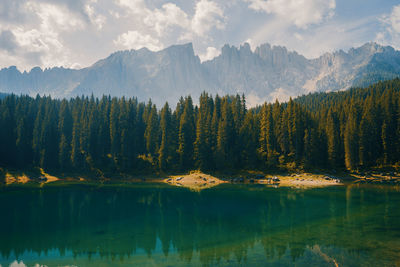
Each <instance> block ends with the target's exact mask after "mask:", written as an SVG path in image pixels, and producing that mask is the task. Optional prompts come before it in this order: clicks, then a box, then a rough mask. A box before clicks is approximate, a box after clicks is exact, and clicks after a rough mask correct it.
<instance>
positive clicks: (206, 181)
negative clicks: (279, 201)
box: [4, 169, 400, 191]
mask: <svg viewBox="0 0 400 267" xmlns="http://www.w3.org/2000/svg"><path fill="white" fill-rule="evenodd" d="M4 176H5V179H4V180H5V181H4V185H5V186H8V185H15V184H38V185H39V186H41V187H42V186H44V185H45V184H49V183H54V182H74V183H75V182H76V183H85V182H94V183H99V184H104V183H108V182H112V181H116V182H124V183H126V182H127V183H133V184H134V183H164V184H168V185H171V186H177V187H185V188H188V189H190V190H193V191H201V190H203V189H207V188H212V187H215V186H218V185H220V184H259V185H265V186H268V185H271V186H274V187H293V188H316V187H326V186H338V185H345V184H378V185H383V184H386V185H400V174H398V173H388V174H387V175H386V174H385V173H380V174H367V175H363V176H362V175H359V174H339V175H330V174H326V173H324V174H317V173H307V172H296V173H286V174H264V173H262V172H257V171H242V172H237V173H236V174H224V173H215V174H213V173H212V174H206V173H203V172H200V171H191V172H188V173H185V174H180V175H171V174H165V175H163V174H153V175H138V176H132V175H120V176H117V175H116V176H115V177H112V178H111V177H110V178H101V179H97V178H95V177H93V176H88V177H85V176H84V175H70V176H65V175H64V176H63V177H61V176H59V177H57V176H53V175H50V174H48V173H46V172H45V171H44V170H43V169H40V175H39V176H38V175H36V176H30V175H29V174H26V173H25V172H6V173H5V175H4ZM84 177H85V178H84Z"/></svg>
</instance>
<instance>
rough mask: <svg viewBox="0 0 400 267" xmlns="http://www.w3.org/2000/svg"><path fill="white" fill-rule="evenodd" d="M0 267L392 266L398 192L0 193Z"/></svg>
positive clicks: (165, 189)
mask: <svg viewBox="0 0 400 267" xmlns="http://www.w3.org/2000/svg"><path fill="white" fill-rule="evenodd" d="M0 212H1V218H0V264H1V266H10V265H11V266H17V263H19V264H21V266H25V265H26V266H35V265H36V264H39V266H40V265H46V266H133V265H136V266H215V265H216V266H294V265H295V266H400V192H399V191H398V188H397V189H396V188H393V187H392V188H390V187H371V186H369V187H368V186H354V185H353V186H338V187H329V188H319V189H308V190H302V189H290V188H271V187H259V186H239V185H222V186H219V187H216V188H213V189H208V190H204V191H202V192H191V191H189V190H187V189H184V188H174V187H169V186H164V185H130V186H118V185H109V186H87V185H85V186H83V185H79V186H78V185H74V186H59V187H57V186H52V187H44V188H40V189H39V188H15V187H8V188H4V187H3V188H0Z"/></svg>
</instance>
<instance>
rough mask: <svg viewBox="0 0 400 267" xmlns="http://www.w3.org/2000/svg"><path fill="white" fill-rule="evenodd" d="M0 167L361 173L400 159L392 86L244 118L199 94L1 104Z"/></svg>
mask: <svg viewBox="0 0 400 267" xmlns="http://www.w3.org/2000/svg"><path fill="white" fill-rule="evenodd" d="M0 146H1V150H0V166H1V167H4V168H15V169H26V168H34V167H42V168H44V169H45V170H54V171H60V172H66V173H67V172H70V171H71V170H73V171H74V172H91V173H94V174H97V175H103V174H104V173H112V172H120V173H133V172H139V171H140V172H148V173H152V172H159V171H161V172H173V171H188V170H192V169H200V170H203V171H215V170H221V171H223V170H235V169H237V170H239V169H256V170H267V171H268V170H295V169H315V168H330V169H340V170H344V169H347V170H360V169H368V168H372V167H382V166H393V165H395V164H398V163H399V162H398V161H399V159H400V80H399V79H395V80H391V81H386V82H379V83H377V84H375V85H372V86H370V87H368V88H355V89H350V90H348V91H343V92H335V93H315V94H310V95H307V96H302V97H299V98H296V99H294V100H292V99H291V100H290V101H288V102H287V103H279V102H277V101H276V102H275V103H265V104H264V105H262V106H258V107H255V108H250V109H248V108H247V107H246V100H245V98H244V96H239V95H236V96H224V97H220V96H215V97H212V96H210V95H209V94H207V93H203V94H202V95H201V97H200V99H199V105H194V104H193V100H192V98H191V97H190V96H188V97H185V98H181V99H180V100H179V102H178V104H177V106H176V108H175V109H172V108H171V107H170V106H169V105H168V103H166V104H165V105H164V106H163V107H162V108H161V109H158V108H157V107H156V106H155V105H154V104H152V102H151V101H149V102H148V103H141V102H138V100H137V99H135V98H133V99H126V98H111V97H109V96H104V97H103V98H101V99H97V98H94V97H77V98H73V99H70V100H65V99H64V100H58V99H52V98H50V97H40V96H37V97H36V98H32V97H29V96H15V95H8V96H6V97H4V98H2V99H1V100H0Z"/></svg>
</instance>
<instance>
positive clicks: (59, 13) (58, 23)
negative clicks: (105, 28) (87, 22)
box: [26, 1, 84, 32]
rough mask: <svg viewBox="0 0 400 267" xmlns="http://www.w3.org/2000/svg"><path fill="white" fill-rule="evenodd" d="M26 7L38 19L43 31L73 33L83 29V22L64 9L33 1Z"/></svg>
mask: <svg viewBox="0 0 400 267" xmlns="http://www.w3.org/2000/svg"><path fill="white" fill-rule="evenodd" d="M26 7H27V10H28V11H29V12H32V13H34V14H36V15H37V16H38V17H39V19H40V21H41V24H40V27H41V29H42V30H43V31H50V32H54V31H59V30H62V31H74V30H78V29H82V28H84V22H83V21H82V20H81V19H80V18H79V17H78V16H77V15H75V14H74V13H72V12H70V11H69V10H68V9H67V8H65V7H62V6H59V5H53V4H47V3H37V2H34V1H30V2H27V3H26Z"/></svg>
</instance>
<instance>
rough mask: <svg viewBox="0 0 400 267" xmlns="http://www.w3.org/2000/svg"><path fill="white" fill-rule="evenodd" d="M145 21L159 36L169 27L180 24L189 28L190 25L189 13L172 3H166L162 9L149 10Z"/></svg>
mask: <svg viewBox="0 0 400 267" xmlns="http://www.w3.org/2000/svg"><path fill="white" fill-rule="evenodd" d="M144 23H145V24H146V25H148V26H150V27H151V28H153V29H154V30H155V31H156V32H157V34H158V36H161V35H163V34H164V33H165V30H166V29H167V28H169V27H172V26H178V27H181V28H184V29H187V28H188V27H189V25H190V21H189V19H188V16H187V14H186V13H185V12H184V11H183V10H182V9H180V8H179V7H178V6H177V5H175V4H172V3H167V4H164V5H163V6H162V8H161V9H155V10H154V11H153V12H148V14H147V16H146V17H145V18H144Z"/></svg>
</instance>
